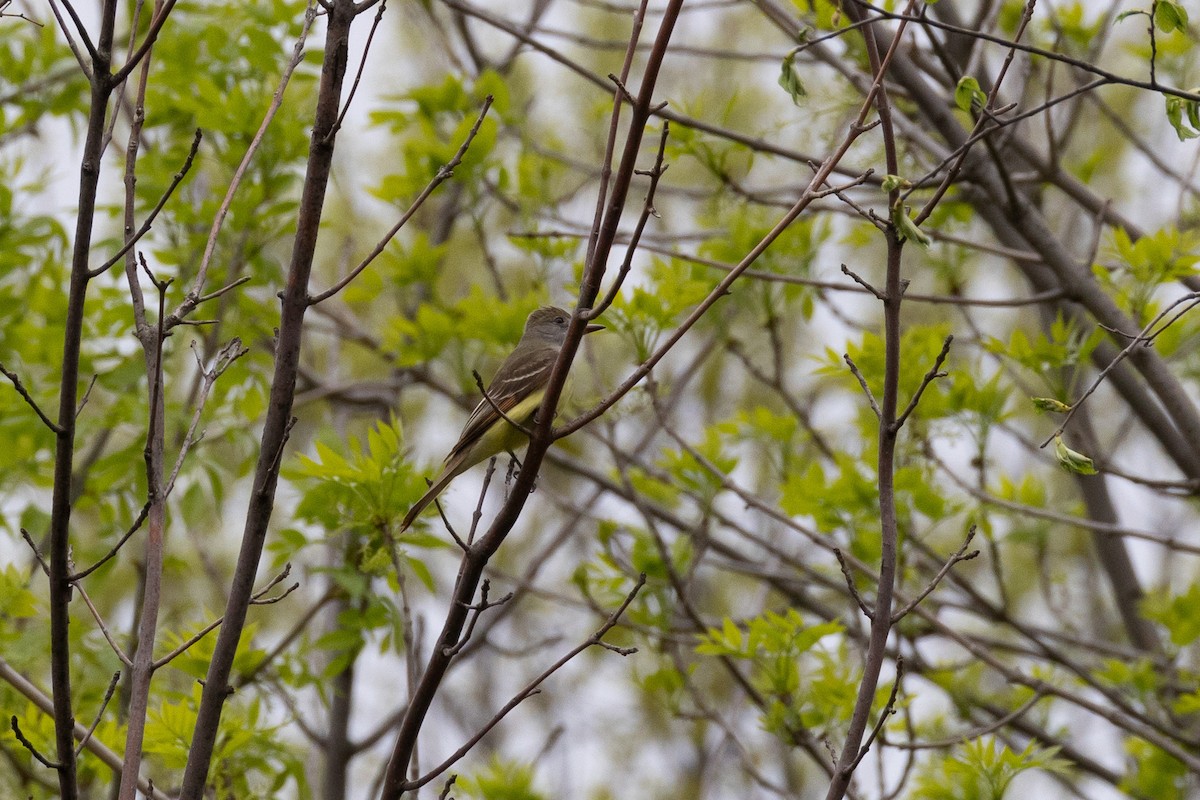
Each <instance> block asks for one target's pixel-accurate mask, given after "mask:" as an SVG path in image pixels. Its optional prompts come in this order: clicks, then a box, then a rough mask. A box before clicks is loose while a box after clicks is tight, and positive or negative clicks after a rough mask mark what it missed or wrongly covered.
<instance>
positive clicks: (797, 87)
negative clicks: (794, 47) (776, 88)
mask: <svg viewBox="0 0 1200 800" xmlns="http://www.w3.org/2000/svg"><path fill="white" fill-rule="evenodd" d="M779 85H780V86H782V87H783V90H784V91H785V92H787V93H788V95H789V96H790V97H791V98H792V102H793V103H795V104H796V105H800V98H802V97H806V96H807V95H808V91H807V90H806V89H805V88H804V84H803V83H801V81H800V76H799V75H797V74H796V54H795V53H788V55H787V57H786V58H784V59H783V64H782V65H780V69H779Z"/></svg>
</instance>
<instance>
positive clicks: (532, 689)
mask: <svg viewBox="0 0 1200 800" xmlns="http://www.w3.org/2000/svg"><path fill="white" fill-rule="evenodd" d="M645 585H646V574H645V573H642V574H641V575H639V576H638V579H637V583H635V584H634V586H633V588H632V589H631V590H630V591H629V593H628V594H626V595H625V599H624V601H623V602H622V603H621V605H620V606H619V607H618V608H617V610H616V611H614V612H612V613H611V614H610V615H609V616H608V619H606V620H605V621H604V624H603V625H601V626H600V627H599V628H598V629H597V630H596V632H595V633H593V634H592V635H591V636H589V637H588V638H587V639H585V640H584V641H583V642H582V643H580V644H579V645H577V646H576V647H574V648H572V649H571V651H570V652H568V653H566V654H565V655H563V656H562V657H561V658H559V659H558V661H555V662H554V663H553V664H551V665H550V666H549V667H547V668H546V669H545V670H544V671H543V672H542V673H541V674H540V675H538V676H537V677H536V678H534V679H533V680H532V681H530V682H529V684H528V685H526V686H525V688H524V689H522V690H521V691H519V692H517V694H516V695H514V696H513V698H512V699H511V700H509V701H508V702H507V703H506V704H505V705H504V707H503V708H501V709H500V710H499V711H497V712H496V714H495V715H494V716H493V717H492V718H491V719H490V720H488V722H487V723H486V724H484V726H483V727H482V728H480V729H479V730H478V731H476V732H475V735H473V736H472V737H471V738H470V739H468V740H467V741H466V742H465V743H464V744H463V746H462V747H460V748H459V749H458V750H456V751H455V752H454V753H452V754H451V755H450V756H449V757H448V758H446V760H445V761H443V762H442V763H441V764H439V765H437V766H436V767H434V768H433V769H431V770H430V771H429V772H427V773H426V774H425V775H423V776H421V777H420V778H416V779H413V780H410V781H407V782H405V784H404V785H403V787H402V788H401V792H410V791H413V790H415V789H419V788H421V787H422V786H424V785H426V784H427V783H429V782H431V781H433V780H436V779H437V778H438V776H440V775H442V774H443V773H444V772H445V771H446V770H448V769H450V767H452V766H454V764H455V763H456V762H458V761H459V759H461V758H462V757H463V756H465V755H466V754H467V753H469V752H470V751H471V750H472V749H473V748H474V747H475V745H476V744H478V743H479V740H480V739H482V738H483V737H484V736H486V735H487V734H488V732H489V731H491V730H492V728H494V727H496V726H497V725H498V724H500V722H501V720H503V719H504V718H505V717H506V716H508V713H509V712H510V711H512V710H513V709H514V708H516V707H517V706H518V705H520V704H521V703H522V702H524V701H525V700H527V699H528V698H529V697H531V696H532V695H534V694H536V693H537V692H538V691H539V689H538V687H540V686H541V685H542V684H543V683H545V682H546V680H547V679H548V678H549V677H550V676H551V675H553V674H554V673H556V672H558V671H559V670H560V669H562V668H563V667H564V666H566V664H567V663H568V662H570V661H571V660H572V659H574V658H575V657H576V656H577V655H579V654H580V653H582V652H583V651H584V650H587V649H588V648H590V647H603V648H605V649H607V650H613V652H616V653H619V654H620V655H624V656H628V655H632V654H633V653H636V652H637V648H632V647H631V648H615V647H612V646H611V645H609V644H607V643H606V642H603V641H602V639H603V638H604V635H605V634H606V633H608V632H609V631H610V630H612V629H613V628H615V627H616V625H617V623H618V622H619V621H620V619H621V615H622V614H624V613H625V611H626V609H628V608H629V606H630V604H631V603H633V600H634V598H635V597H637V595H638V592H640V591H641V590H642V587H643V586H645Z"/></svg>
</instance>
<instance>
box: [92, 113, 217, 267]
mask: <svg viewBox="0 0 1200 800" xmlns="http://www.w3.org/2000/svg"><path fill="white" fill-rule="evenodd" d="M203 136H204V135H203V133H202V132H201V130H200V129H199V128H197V129H196V135H195V136H194V137H193V138H192V146H191V147H190V148H188V154H187V158H185V159H184V161H183V166H182V167H180V168H179V171H178V172H176V173H175V175H174V176H173V177H172V178H171V182H170V183H169V184H168V185H167V189H166V191H164V192H163V193H162V196H160V197H159V198H158V202H157V203H156V204H155V205H154V208H152V209H151V210H150V213H149V214H148V215H147V216H146V220H145V221H144V222H143V223H142V227H140V228H138V230H137V233H135V234H134V235H133V236H130V237H129V238H127V239H126V240H125V244H124V245H123V246H122V247H121V249H120V250H118V251H117V252H116V253H115V254H114V255H113V257H112V258H110V259H109V260H108V261H105V262H104V263H103V264H101V265H100V266H98V267H96V268H95V269H94V270H92V271H91V272H89V273H88V277H89V278H96V277H99V276H101V275H103V274H104V273H106V272H108V271H109V270H110V269H112V268H113V266H114V265H116V264H117V263H119V262H120V261H121V259H122V258H124V257H125V254H126V253H128V252H129V251H130V250H132V249H133V247H134V245H136V244H137V243H138V242H139V241H141V238H142V237H143V236H145V235H146V234H147V233H149V232H150V228H151V227H152V226H153V225H154V220H155V218H156V217H158V212H160V211H162V210H163V207H164V206H165V205H166V204H167V201H168V200H170V199H171V195H173V194H174V193H175V190H176V189H177V188H179V184H181V183H183V179H184V178H186V177H187V174H188V172H190V171H191V169H192V162H194V161H195V160H196V153H198V152H199V151H200V140H201V139H203ZM132 201H133V198H130V202H132Z"/></svg>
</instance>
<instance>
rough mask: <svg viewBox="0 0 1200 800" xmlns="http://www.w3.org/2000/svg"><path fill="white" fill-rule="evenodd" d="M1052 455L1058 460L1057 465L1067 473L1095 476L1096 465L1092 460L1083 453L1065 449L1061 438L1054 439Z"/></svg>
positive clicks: (1065, 446)
mask: <svg viewBox="0 0 1200 800" xmlns="http://www.w3.org/2000/svg"><path fill="white" fill-rule="evenodd" d="M1054 455H1055V457H1057V458H1058V465H1059V466H1060V467H1062V468H1063V469H1065V470H1066V471H1067V472H1074V473H1075V474H1077V475H1095V474H1096V465H1095V464H1093V463H1092V460H1091V459H1090V458H1088V457H1087V456H1085V455H1084V454H1083V453H1080V452H1078V451H1075V450H1072V449H1071V448H1069V447H1067V445H1066V443H1065V442H1064V441H1063V440H1062V437H1061V436H1055V437H1054Z"/></svg>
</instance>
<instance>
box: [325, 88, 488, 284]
mask: <svg viewBox="0 0 1200 800" xmlns="http://www.w3.org/2000/svg"><path fill="white" fill-rule="evenodd" d="M492 101H493V98H492V96H491V95H490V94H489V95H488V96H487V97H485V98H484V100H483V107H482V108H481V109H480V110H479V116H478V118H476V120H475V124H474V125H472V126H471V130H470V131H469V132H468V133H467V137H466V138H465V139H464V140H463V143H462V145H460V146H459V148H458V151H457V152H455V154H454V157H453V158H451V159H450V160H449V161H448V162H446V163H445V164H443V165H442V166H441V167H440V168H439V169H438V171H437V174H436V175H434V176H433V179H432V180H430V181H429V183H427V184H426V185H425V188H424V189H422V190H421V193H420V194H419V195H417V197H416V199H415V200H413V201H412V203H411V204H410V205H409V207H408V210H407V211H405V212H404V213H403V214H402V215H401V216H400V219H399V220H398V221H397V222H396V224H395V225H393V226H392V228H391V230H389V231H388V232H387V233H385V234H384V236H383V238H382V239H380V240H379V243H378V244H376V245H375V249H374V250H372V251H371V252H370V253H369V254H367V257H366V258H364V259H363V260H362V261H361V262H360V263H359V265H358V266H357V267H355V268H354V269H352V270H350V272H349V274H347V275H346V276H345V277H344V278H342V279H341V280H340V281H338V282H337V283H335V284H334V285H333V286H331V287H330V288H329V289H327V290H326V291H324V292H320V293H318V294H315V295H313V296H312V297H310V298H309V299H308V303H309V305H314V306H315V305H316V304H317V303H320V302H322V301H324V300H328V299H329V298H330V297H333V296H334V295H335V294H337V293H338V292H340V291H341V290H342V289H345V288H346V286H348V285H349V284H350V282H351V281H353V280H354V279H355V278H357V277H358V276H359V275H360V274H361V273H362V271H363V270H365V269H366V268H367V267H369V266H370V265H371V262H373V261H374V260H375V259H376V258H377V257H378V256H379V254H380V253H382V252H383V251H384V249H385V248H386V247H387V246H388V244H389V243H390V242H391V241H392V239H393V238H395V236H396V234H397V233H399V232H400V229H401V228H403V227H404V226H405V224H406V223H407V222H408V221H409V220H410V219H412V216H413V215H414V214H416V213H417V210H418V209H419V208H420V207H421V206H422V205H424V204H425V201H426V200H427V199H429V196H430V195H431V194H433V192H434V190H436V189H437V188H438V187H439V186H441V185H442V184H443V183H445V182H446V181H447V180H449V179H450V178H451V177H452V176H453V175H454V170H455V169H456V168H457V167H458V165H459V164H461V163H462V160H463V156H465V155H466V154H467V150H468V149H469V148H470V146H471V142H473V141H475V137H476V135H478V133H479V129H480V127H482V126H483V120H484V119H485V118H486V117H487V112H488V109H489V108H491V107H492Z"/></svg>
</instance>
